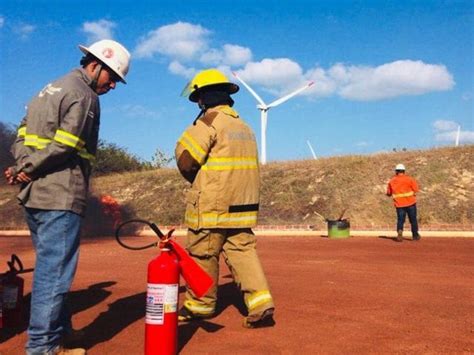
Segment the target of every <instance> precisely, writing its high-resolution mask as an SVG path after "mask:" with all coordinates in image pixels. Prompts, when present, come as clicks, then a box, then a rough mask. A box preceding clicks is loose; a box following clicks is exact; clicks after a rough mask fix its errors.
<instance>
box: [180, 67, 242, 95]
mask: <svg viewBox="0 0 474 355" xmlns="http://www.w3.org/2000/svg"><path fill="white" fill-rule="evenodd" d="M213 86H215V87H216V88H218V89H219V90H223V91H225V92H227V93H229V94H235V93H236V92H237V91H239V86H238V85H236V84H234V83H231V82H230V81H229V79H227V77H226V76H225V75H224V74H223V73H222V72H221V71H219V70H217V69H207V70H203V71H200V72H199V73H197V74H196V75H195V76H194V78H193V79H192V80H191V81H190V82H189V83H187V84H186V86H185V87H184V89H183V91H182V92H181V96H184V97H188V98H189V100H190V101H192V102H197V101H198V99H199V95H198V93H199V90H200V89H202V88H210V87H213Z"/></svg>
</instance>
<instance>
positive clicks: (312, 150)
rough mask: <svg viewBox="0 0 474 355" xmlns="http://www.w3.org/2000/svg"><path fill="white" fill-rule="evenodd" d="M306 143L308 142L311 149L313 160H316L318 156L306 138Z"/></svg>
mask: <svg viewBox="0 0 474 355" xmlns="http://www.w3.org/2000/svg"><path fill="white" fill-rule="evenodd" d="M306 143H308V147H309V150H311V154H313V158H314V160H318V157H317V156H316V153H315V152H314V149H313V146H312V145H311V143H310V142H309V141H308V140H307V141H306Z"/></svg>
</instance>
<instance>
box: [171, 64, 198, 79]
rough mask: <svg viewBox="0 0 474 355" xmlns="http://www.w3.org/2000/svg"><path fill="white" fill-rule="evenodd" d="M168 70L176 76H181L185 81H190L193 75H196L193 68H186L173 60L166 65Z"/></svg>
mask: <svg viewBox="0 0 474 355" xmlns="http://www.w3.org/2000/svg"><path fill="white" fill-rule="evenodd" d="M168 70H169V71H170V72H171V73H173V74H176V75H179V76H183V77H185V78H187V79H190V78H192V77H193V75H194V74H196V69H194V68H187V67H185V66H184V65H182V64H181V63H180V62H178V61H176V60H174V61H172V62H171V63H170V64H169V65H168Z"/></svg>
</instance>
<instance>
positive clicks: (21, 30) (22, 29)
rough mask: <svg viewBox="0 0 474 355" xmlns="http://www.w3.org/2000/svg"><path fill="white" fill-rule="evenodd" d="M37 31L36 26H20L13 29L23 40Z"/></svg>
mask: <svg viewBox="0 0 474 355" xmlns="http://www.w3.org/2000/svg"><path fill="white" fill-rule="evenodd" d="M35 30H36V26H33V25H29V24H21V25H19V26H16V27H15V28H14V29H13V32H15V33H16V34H18V35H19V36H20V38H21V39H27V38H28V37H29V36H30V35H31V34H32V33H33V32H34V31H35Z"/></svg>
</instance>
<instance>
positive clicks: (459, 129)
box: [455, 125, 461, 147]
mask: <svg viewBox="0 0 474 355" xmlns="http://www.w3.org/2000/svg"><path fill="white" fill-rule="evenodd" d="M460 135H461V125H458V132H457V133H456V143H455V146H456V147H457V146H459V136H460Z"/></svg>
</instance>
